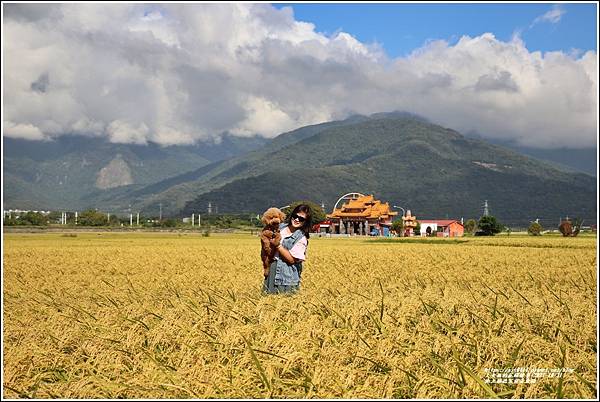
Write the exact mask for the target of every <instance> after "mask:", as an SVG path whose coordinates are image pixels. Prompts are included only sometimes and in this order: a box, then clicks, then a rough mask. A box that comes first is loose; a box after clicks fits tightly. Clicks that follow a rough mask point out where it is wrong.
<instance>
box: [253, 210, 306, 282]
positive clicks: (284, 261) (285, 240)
mask: <svg viewBox="0 0 600 402" xmlns="http://www.w3.org/2000/svg"><path fill="white" fill-rule="evenodd" d="M311 226H312V213H311V211H310V207H309V206H308V205H305V204H300V205H298V206H296V208H294V210H293V211H292V213H291V214H290V215H289V216H288V217H287V219H286V221H285V222H284V223H282V224H281V225H280V226H279V230H280V234H281V241H279V242H278V241H276V240H275V239H272V240H271V246H272V247H273V248H275V249H276V250H277V252H276V253H275V261H273V263H272V264H271V267H270V269H269V274H268V275H267V276H266V277H265V282H264V284H263V292H265V293H293V292H296V291H297V290H298V289H299V287H300V279H301V275H302V262H304V260H305V259H306V248H307V247H308V238H309V232H310V228H311Z"/></svg>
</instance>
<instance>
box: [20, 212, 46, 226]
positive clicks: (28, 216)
mask: <svg viewBox="0 0 600 402" xmlns="http://www.w3.org/2000/svg"><path fill="white" fill-rule="evenodd" d="M21 222H22V224H23V225H34V226H45V225H47V224H48V218H47V217H46V216H45V215H43V214H40V213H39V212H31V211H30V212H27V213H25V215H23V216H21Z"/></svg>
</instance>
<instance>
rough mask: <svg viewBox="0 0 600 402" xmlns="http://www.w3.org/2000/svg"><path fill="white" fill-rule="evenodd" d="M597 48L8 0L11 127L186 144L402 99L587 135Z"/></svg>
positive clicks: (518, 131)
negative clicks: (376, 38) (370, 34)
mask: <svg viewBox="0 0 600 402" xmlns="http://www.w3.org/2000/svg"><path fill="white" fill-rule="evenodd" d="M596 60H597V57H596V53H595V52H587V53H585V54H580V53H577V52H573V53H571V54H566V53H562V52H547V53H540V52H530V51H529V50H528V49H527V47H526V44H525V43H523V42H522V41H521V39H519V37H518V36H515V38H514V39H513V40H512V41H510V42H503V41H500V40H498V39H496V38H495V37H494V36H493V35H492V34H490V33H486V34H482V35H481V36H477V37H467V36H465V37H462V38H461V39H460V40H458V41H457V42H456V43H455V44H450V43H448V42H446V41H443V40H437V41H431V42H429V43H427V44H424V46H423V47H422V48H420V49H418V50H416V51H414V52H413V53H412V54H410V55H409V56H407V57H401V58H396V59H391V58H389V57H388V56H387V55H386V54H385V51H384V50H383V49H382V48H381V46H379V45H378V44H366V43H361V42H359V41H358V40H356V39H355V38H354V37H352V36H351V35H350V34H348V33H345V32H337V33H335V34H333V35H331V36H327V35H324V34H321V33H319V32H317V31H316V30H315V26H314V25H313V24H310V23H307V22H302V21H297V20H295V18H294V15H293V10H292V8H290V7H286V8H283V9H281V10H278V9H276V8H274V7H272V6H271V5H268V4H173V5H171V4H160V5H156V4H152V5H150V4H147V5H144V4H5V5H4V80H3V87H4V89H3V90H4V135H6V136H10V137H16V138H27V139H44V138H52V137H56V136H59V135H62V134H64V133H77V134H81V135H88V136H107V137H108V138H109V139H110V141H112V142H117V143H137V144H143V143H146V142H149V141H152V142H156V143H159V144H185V143H191V142H194V141H196V140H198V139H208V138H211V137H217V136H218V135H220V134H221V133H222V132H224V131H229V132H230V133H233V134H235V135H239V136H250V135H252V134H254V133H259V134H261V135H264V136H267V137H272V136H275V135H277V134H279V133H281V132H283V131H287V130H291V129H294V128H297V127H300V126H304V125H308V124H314V123H318V122H323V121H330V120H335V119H340V118H343V117H346V116H348V115H350V114H353V113H361V114H370V113H374V112H379V111H382V110H405V111H409V112H412V113H416V114H419V115H422V116H424V117H426V118H428V119H430V120H431V121H433V122H436V123H438V124H442V125H444V126H447V127H451V128H453V129H456V130H460V131H462V132H468V131H477V132H479V133H482V135H483V136H484V137H487V138H493V139H502V140H509V141H513V142H515V143H518V144H520V145H523V146H535V147H542V148H543V147H546V148H553V147H570V148H583V147H593V146H595V145H596V130H597V127H596V120H597V117H596V111H597V106H598V105H597V100H596V93H597V85H598V80H597V76H598V75H597V61H596Z"/></svg>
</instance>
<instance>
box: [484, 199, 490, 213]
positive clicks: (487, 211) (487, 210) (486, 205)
mask: <svg viewBox="0 0 600 402" xmlns="http://www.w3.org/2000/svg"><path fill="white" fill-rule="evenodd" d="M489 215H490V210H489V208H488V202H487V200H485V203H484V204H483V216H489Z"/></svg>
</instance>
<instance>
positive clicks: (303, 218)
mask: <svg viewBox="0 0 600 402" xmlns="http://www.w3.org/2000/svg"><path fill="white" fill-rule="evenodd" d="M292 219H295V220H297V221H298V222H300V223H302V222H304V221H305V220H306V218H305V217H303V216H300V215H296V214H293V215H292Z"/></svg>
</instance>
